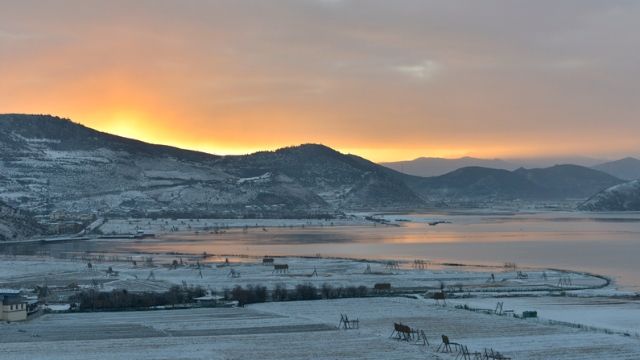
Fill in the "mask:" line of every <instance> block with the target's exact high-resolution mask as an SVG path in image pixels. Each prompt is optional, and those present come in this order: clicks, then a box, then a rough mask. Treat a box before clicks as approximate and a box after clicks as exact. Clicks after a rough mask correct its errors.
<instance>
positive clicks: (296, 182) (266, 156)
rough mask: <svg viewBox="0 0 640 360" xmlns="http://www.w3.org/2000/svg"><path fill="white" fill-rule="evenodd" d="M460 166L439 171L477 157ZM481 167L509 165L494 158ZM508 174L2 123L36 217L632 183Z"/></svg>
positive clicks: (262, 211) (254, 211)
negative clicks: (421, 169) (212, 149)
mask: <svg viewBox="0 0 640 360" xmlns="http://www.w3.org/2000/svg"><path fill="white" fill-rule="evenodd" d="M426 160H427V161H428V162H429V161H433V159H426ZM459 160H460V161H458V162H453V163H451V162H447V161H445V162H441V164H445V165H446V166H450V165H451V164H457V165H460V164H468V163H473V162H476V161H481V159H473V158H465V159H464V160H463V159H459ZM482 163H483V164H487V165H492V166H510V165H509V164H508V163H506V162H503V161H501V160H498V159H496V160H487V161H486V162H482ZM445 165H442V166H445ZM457 165H455V166H457ZM510 169H511V168H510ZM511 170H513V171H510V170H507V169H493V168H488V167H480V166H465V167H462V168H459V169H456V170H454V171H450V172H448V173H446V174H443V175H439V176H432V177H422V176H414V175H408V174H406V173H402V172H399V171H396V170H393V169H391V168H388V167H385V166H381V165H378V164H374V163H372V162H370V161H369V160H366V159H363V158H361V157H358V156H355V155H344V154H341V153H339V152H337V151H335V150H332V149H330V148H328V147H326V146H323V145H316V144H306V145H300V146H293V147H288V148H283V149H279V150H276V151H264V152H258V153H254V154H251V155H244V156H215V155H210V154H206V153H201V152H196V151H188V150H181V149H177V148H173V147H169V146H161V145H152V144H148V143H144V142H141V141H136V140H132V139H127V138H122V137H118V136H114V135H110V134H106V133H102V132H99V131H96V130H93V129H90V128H87V127H85V126H82V125H80V124H76V123H73V122H71V121H69V120H66V119H61V118H57V117H52V116H40V115H11V114H10V115H0V199H2V200H4V201H5V202H7V204H9V205H10V206H12V207H13V208H18V209H22V210H28V211H31V212H34V213H49V212H51V211H55V210H66V211H70V212H82V213H88V212H90V211H100V212H110V213H121V214H126V213H131V212H146V213H153V212H173V213H206V214H209V215H211V214H217V215H218V216H221V217H233V216H250V217H251V216H269V217H273V216H275V217H277V216H282V215H283V214H288V215H287V216H297V215H295V214H299V213H304V214H323V213H327V212H332V211H336V210H344V209H385V208H386V209H416V208H421V207H425V206H428V207H433V206H449V205H451V204H455V203H456V202H468V201H473V202H480V203H481V202H493V201H511V200H522V201H532V200H545V201H547V200H548V201H556V200H563V199H566V198H585V199H586V198H589V197H591V196H593V195H594V194H596V193H598V192H600V191H602V190H604V189H607V188H609V187H611V186H615V185H618V184H621V183H623V182H624V180H621V179H618V178H616V177H613V176H611V175H607V174H605V173H603V172H600V171H597V170H594V169H589V168H586V167H582V166H577V165H558V166H553V167H549V168H545V169H529V170H527V169H523V168H520V169H511Z"/></svg>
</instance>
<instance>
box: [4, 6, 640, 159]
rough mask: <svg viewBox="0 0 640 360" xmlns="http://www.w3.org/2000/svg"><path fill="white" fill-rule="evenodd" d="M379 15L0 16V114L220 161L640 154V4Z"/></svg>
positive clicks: (29, 12) (255, 10)
mask: <svg viewBox="0 0 640 360" xmlns="http://www.w3.org/2000/svg"><path fill="white" fill-rule="evenodd" d="M366 4H367V6H363V3H360V2H357V1H320V0H318V1H312V0H309V1H297V2H287V1H284V2H280V1H275V2H269V4H266V3H263V2H235V1H222V2H212V3H201V2H186V3H182V2H146V1H140V2H135V3H127V2H123V3H117V5H116V3H111V2H108V3H92V2H86V3H85V2H73V1H70V2H62V3H56V4H53V3H41V2H9V3H3V4H2V5H0V77H1V78H2V81H1V82H0V113H33V114H40V113H42V114H52V115H56V116H60V117H66V118H70V119H71V120H73V121H75V122H79V123H82V124H84V125H86V126H89V127H92V128H95V129H97V130H100V131H105V132H108V133H112V134H116V135H120V136H125V137H130V138H135V139H139V140H142V141H146V142H151V143H156V144H167V145H172V146H178V147H182V148H187V149H193V150H199V151H205V152H210V153H215V154H245V153H251V152H255V151H259V150H274V149H277V148H281V147H285V146H291V145H298V144H302V143H322V144H325V145H327V146H330V147H332V148H335V149H337V150H339V151H341V152H344V153H353V154H357V155H360V156H363V157H365V158H368V159H370V160H373V161H394V160H407V159H414V158H417V157H422V156H424V157H447V158H454V157H461V156H474V157H482V158H496V157H500V158H514V157H536V156H569V155H582V156H591V157H598V158H602V159H614V158H620V157H625V156H640V142H638V141H637V134H638V133H640V121H638V117H639V115H640V105H639V104H640V103H639V102H638V94H639V93H640V73H638V71H637V63H638V60H640V54H639V53H640V50H638V47H637V46H636V45H637V34H640V29H638V27H639V25H638V23H637V21H635V20H637V15H638V13H639V12H640V11H639V9H638V6H637V5H636V4H634V3H616V2H611V3H601V6H599V5H598V6H596V5H593V6H591V5H589V4H585V3H581V2H576V3H573V4H574V5H575V6H569V5H566V4H565V5H566V6H565V5H558V6H556V7H555V8H554V9H553V11H549V6H551V5H549V4H541V3H528V4H522V3H507V4H505V3H496V4H500V5H499V6H497V5H496V6H492V5H488V4H485V5H481V4H476V3H474V2H469V3H466V4H465V5H464V6H459V5H454V4H452V3H447V2H433V3H431V2H418V3H405V4H403V5H402V6H400V5H398V4H394V3H392V2H367V3H366ZM485 8H489V9H491V11H488V10H487V11H484V10H486V9H485ZM472 15H473V16H472Z"/></svg>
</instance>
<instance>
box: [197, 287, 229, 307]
mask: <svg viewBox="0 0 640 360" xmlns="http://www.w3.org/2000/svg"><path fill="white" fill-rule="evenodd" d="M222 299H224V297H222V296H218V295H211V291H208V290H207V293H206V295H205V296H202V297H198V298H195V299H194V300H196V301H197V302H198V305H200V306H203V307H208V306H216V305H218V303H219V302H220V300H222Z"/></svg>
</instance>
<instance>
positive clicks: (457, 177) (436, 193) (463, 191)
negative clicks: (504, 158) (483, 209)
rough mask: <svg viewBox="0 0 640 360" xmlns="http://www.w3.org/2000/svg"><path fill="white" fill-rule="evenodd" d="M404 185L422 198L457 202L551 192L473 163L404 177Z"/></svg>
mask: <svg viewBox="0 0 640 360" xmlns="http://www.w3.org/2000/svg"><path fill="white" fill-rule="evenodd" d="M405 181H406V183H407V185H408V186H409V187H410V188H411V189H413V190H414V191H415V192H416V193H418V194H419V195H420V196H422V197H423V198H425V199H429V200H432V201H435V200H457V201H502V200H516V199H521V200H537V199H548V198H551V197H552V196H551V194H550V193H548V192H547V191H546V190H545V189H542V188H540V187H539V186H537V185H535V184H534V183H532V182H531V181H528V180H526V179H523V178H522V177H520V176H518V175H517V174H514V173H513V172H510V171H507V170H499V169H488V168H482V167H477V166H471V167H466V168H462V169H458V170H456V171H452V172H450V173H448V174H445V175H442V176H434V177H430V178H418V177H407V178H405Z"/></svg>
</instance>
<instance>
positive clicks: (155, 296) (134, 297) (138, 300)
mask: <svg viewBox="0 0 640 360" xmlns="http://www.w3.org/2000/svg"><path fill="white" fill-rule="evenodd" d="M205 293H206V292H205V289H204V288H203V287H201V286H196V287H181V286H178V285H174V286H172V287H171V288H170V289H169V290H168V291H166V292H163V293H153V292H145V293H131V292H128V291H127V290H113V291H110V292H100V291H97V290H94V289H91V290H87V291H81V292H77V293H76V294H75V295H72V296H71V298H70V300H71V302H72V303H77V304H78V306H79V307H80V310H95V309H140V308H148V307H152V306H163V305H164V306H167V305H172V306H173V305H178V304H186V303H191V302H193V301H194V300H193V299H194V298H197V297H200V296H204V295H205Z"/></svg>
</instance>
